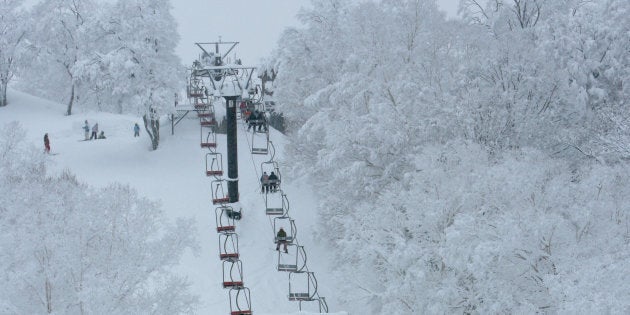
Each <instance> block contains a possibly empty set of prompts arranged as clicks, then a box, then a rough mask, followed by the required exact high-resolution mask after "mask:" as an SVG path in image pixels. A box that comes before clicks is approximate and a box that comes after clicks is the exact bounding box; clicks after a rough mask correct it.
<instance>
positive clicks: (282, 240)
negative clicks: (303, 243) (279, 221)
mask: <svg viewBox="0 0 630 315" xmlns="http://www.w3.org/2000/svg"><path fill="white" fill-rule="evenodd" d="M276 236H277V239H278V241H277V242H276V250H280V244H283V245H284V252H285V253H288V252H289V251H288V250H287V232H285V231H284V229H283V228H282V227H281V228H280V230H279V231H278V234H276Z"/></svg>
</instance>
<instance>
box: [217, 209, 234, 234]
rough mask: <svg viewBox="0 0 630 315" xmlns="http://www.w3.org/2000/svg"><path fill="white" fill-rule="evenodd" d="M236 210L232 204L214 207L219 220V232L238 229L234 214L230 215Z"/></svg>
mask: <svg viewBox="0 0 630 315" xmlns="http://www.w3.org/2000/svg"><path fill="white" fill-rule="evenodd" d="M233 212H234V210H233V209H232V207H230V206H220V207H217V208H216V209H214V216H215V219H216V222H217V232H219V233H229V232H234V231H236V224H235V222H234V216H232V215H229V213H233Z"/></svg>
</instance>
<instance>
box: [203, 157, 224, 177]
mask: <svg viewBox="0 0 630 315" xmlns="http://www.w3.org/2000/svg"><path fill="white" fill-rule="evenodd" d="M206 176H214V177H215V178H217V179H218V177H220V176H223V158H222V156H221V153H219V152H210V153H206Z"/></svg>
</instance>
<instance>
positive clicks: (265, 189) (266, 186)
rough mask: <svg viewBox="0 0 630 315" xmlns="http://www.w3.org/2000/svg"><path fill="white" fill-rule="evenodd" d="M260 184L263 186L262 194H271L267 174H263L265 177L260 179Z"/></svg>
mask: <svg viewBox="0 0 630 315" xmlns="http://www.w3.org/2000/svg"><path fill="white" fill-rule="evenodd" d="M260 183H261V185H262V192H263V194H266V193H268V192H269V175H267V172H263V175H262V176H261V177H260Z"/></svg>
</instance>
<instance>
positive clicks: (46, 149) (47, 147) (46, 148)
mask: <svg viewBox="0 0 630 315" xmlns="http://www.w3.org/2000/svg"><path fill="white" fill-rule="evenodd" d="M44 152H46V153H50V139H48V133H46V134H45V135H44Z"/></svg>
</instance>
